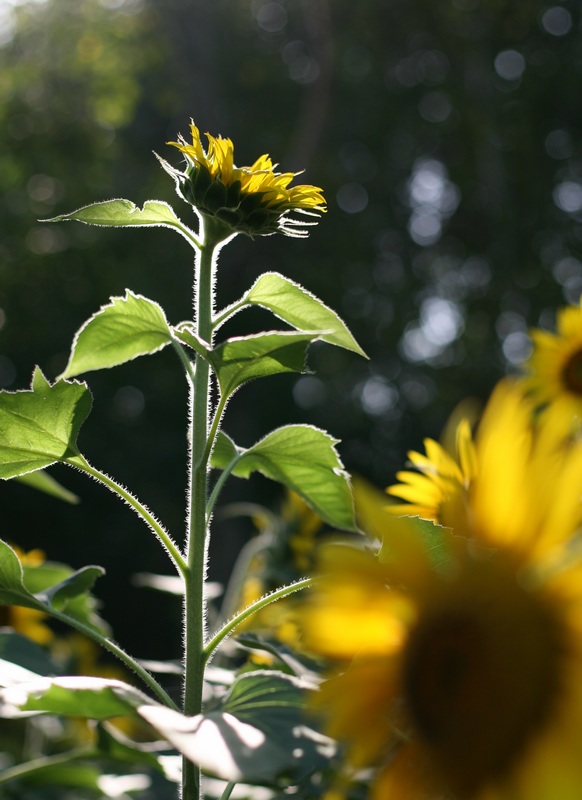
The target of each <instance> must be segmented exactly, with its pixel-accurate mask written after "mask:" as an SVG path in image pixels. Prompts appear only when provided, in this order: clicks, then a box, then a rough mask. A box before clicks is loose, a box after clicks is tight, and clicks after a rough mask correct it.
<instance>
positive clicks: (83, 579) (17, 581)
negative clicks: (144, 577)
mask: <svg viewBox="0 0 582 800" xmlns="http://www.w3.org/2000/svg"><path fill="white" fill-rule="evenodd" d="M103 574H104V570H103V569H102V568H101V567H94V566H89V567H83V568H82V569H80V570H77V571H76V572H75V571H73V570H72V569H71V567H67V566H66V565H64V564H55V563H52V562H45V563H44V564H38V565H35V566H24V567H23V565H22V564H21V563H20V560H19V558H18V556H17V555H16V553H15V552H14V550H13V549H12V548H11V547H10V546H9V545H8V544H6V542H3V541H2V540H0V604H1V605H7V606H24V607H26V608H35V609H37V610H38V611H44V612H45V613H46V614H51V613H52V612H53V610H55V611H59V612H63V613H65V614H66V615H67V616H69V617H72V618H74V619H76V620H79V621H80V622H83V623H84V624H85V625H88V626H90V627H93V628H96V629H98V630H99V631H101V632H103V631H104V630H106V625H105V623H104V622H103V621H102V620H101V619H99V617H98V616H97V615H96V614H95V600H94V598H93V597H92V596H91V595H90V594H89V590H90V589H91V588H92V586H93V584H94V582H95V580H96V579H97V578H98V577H100V576H101V575H103Z"/></svg>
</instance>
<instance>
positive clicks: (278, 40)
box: [0, 0, 582, 658]
mask: <svg viewBox="0 0 582 800" xmlns="http://www.w3.org/2000/svg"><path fill="white" fill-rule="evenodd" d="M579 28H580V11H579V6H578V4H574V3H572V2H560V3H555V4H554V3H553V2H552V0H544V1H543V2H542V0H531V2H528V3H521V4H520V3H512V4H507V3H501V2H499V0H443V2H440V3H434V2H432V0H389V1H387V0H360V2H358V3H352V2H347V0H238V2H236V3H233V2H232V1H231V0H213V2H204V0H167V1H166V2H164V3H161V2H156V0H77V2H76V3H74V4H71V3H70V2H68V0H44V2H43V1H39V0H1V1H0V43H1V46H0V122H1V125H0V130H1V131H2V133H1V134H0V135H1V136H2V139H3V146H2V147H1V148H0V386H2V387H3V388H9V389H17V388H24V387H27V386H28V385H29V381H30V376H31V374H32V369H33V367H34V365H35V364H40V366H41V367H42V369H43V371H44V372H45V374H47V376H48V377H49V378H51V379H52V378H54V377H55V376H56V375H57V374H58V373H59V372H60V371H61V370H62V369H63V368H64V366H65V364H66V361H67V358H68V352H69V347H70V344H71V341H72V337H73V334H74V332H75V330H76V329H77V328H78V327H79V326H80V324H81V323H82V322H83V321H84V320H85V319H87V318H88V317H89V316H90V315H91V314H93V313H94V312H95V311H96V310H97V309H98V308H99V306H100V305H103V304H105V303H106V302H108V299H109V297H110V296H111V295H123V294H124V292H125V289H126V288H131V289H132V290H133V291H134V292H136V293H142V294H144V295H145V296H147V297H151V298H152V299H156V300H157V301H158V302H160V303H161V304H162V305H163V307H164V308H165V309H166V311H167V313H168V316H170V317H171V318H172V319H174V320H179V319H187V318H188V317H189V316H190V314H191V299H190V297H189V294H188V291H187V290H186V291H185V287H187V286H188V285H189V281H190V250H189V248H187V246H186V244H185V243H181V242H180V240H179V238H178V237H175V236H170V235H169V234H168V233H167V232H165V231H163V230H156V231H143V230H142V231H139V232H136V231H127V230H100V229H95V228H88V227H84V226H80V225H75V226H73V225H71V226H65V225H61V226H49V225H45V226H43V225H40V224H39V223H38V222H37V220H38V219H39V218H43V217H50V216H54V215H56V214H59V213H63V212H67V211H70V210H72V209H74V208H77V207H79V206H81V205H86V204H87V203H90V202H93V201H96V200H101V199H106V198H109V197H127V198H128V199H130V200H132V201H134V202H136V203H143V201H144V200H146V199H148V198H150V197H155V198H158V199H161V200H167V201H169V202H171V203H172V204H173V206H174V208H175V209H176V210H177V212H178V213H179V215H181V216H182V217H183V218H184V219H185V221H188V219H187V216H188V214H189V211H188V207H187V206H186V205H185V204H183V203H181V201H180V200H179V199H178V198H177V197H176V196H175V195H174V193H173V188H172V185H171V182H170V181H169V180H168V178H167V176H166V175H165V174H164V173H163V171H162V170H160V169H159V167H158V165H157V163H156V161H155V159H154V157H153V155H152V153H151V151H152V150H156V151H157V152H160V153H161V154H162V155H164V156H165V157H167V158H169V159H170V160H171V159H172V158H175V156H176V155H177V154H175V153H172V152H170V151H168V149H167V148H166V147H165V145H164V142H165V141H167V140H170V139H172V140H173V139H175V137H176V134H177V133H178V132H179V131H181V132H183V133H184V134H185V133H186V132H187V129H188V123H189V119H190V116H192V117H194V118H195V120H196V122H197V124H198V125H199V127H200V128H201V130H203V131H205V130H208V131H210V132H212V133H214V134H217V133H221V134H223V135H224V136H230V137H231V138H232V139H233V141H234V142H235V145H236V156H237V161H238V163H242V164H247V163H252V161H254V159H255V157H256V156H258V155H259V154H260V153H263V152H269V153H270V154H271V155H272V156H273V157H274V158H275V159H276V160H278V161H279V163H280V165H281V168H282V169H283V170H287V169H297V170H298V169H302V168H303V167H305V168H306V169H307V174H306V176H305V181H306V182H309V183H314V184H317V185H320V186H322V187H323V188H324V191H325V194H326V197H327V199H328V201H329V213H328V214H327V215H326V217H325V218H324V219H323V220H322V222H321V223H320V225H319V226H318V227H317V228H316V229H314V232H313V234H312V235H311V237H310V238H309V240H307V241H304V242H302V241H290V240H285V239H283V238H282V237H272V238H267V239H263V240H260V241H259V242H257V243H252V242H250V241H249V240H245V239H242V238H241V237H239V240H238V241H237V242H236V243H235V245H233V246H232V247H230V248H228V250H226V251H225V253H224V256H223V258H222V263H221V269H222V270H223V271H224V272H225V273H228V280H223V281H222V284H223V286H227V287H228V296H225V297H223V298H221V302H223V303H226V302H228V301H229V300H231V299H234V298H235V297H237V296H238V295H239V294H241V293H242V292H243V291H244V290H245V289H246V288H248V286H250V285H251V284H252V282H253V281H254V280H255V278H256V277H257V275H258V274H259V271H262V270H266V269H271V270H276V271H278V272H281V273H283V274H285V275H287V276H289V277H290V278H293V279H295V280H297V281H300V282H301V283H302V285H304V286H305V287H306V288H307V289H309V290H311V291H313V292H314V293H315V294H317V295H318V296H319V297H321V298H322V299H324V301H325V302H326V303H328V304H329V305H330V306H331V307H333V308H335V309H337V310H338V311H339V312H340V314H342V315H343V316H344V318H345V320H346V322H347V324H348V325H349V327H350V328H351V330H352V331H353V333H354V334H355V336H356V338H357V339H358V341H359V342H360V344H361V345H362V346H363V347H364V349H365V350H366V351H367V353H368V354H369V356H370V361H369V362H364V361H363V360H361V359H359V358H358V357H357V356H355V355H353V354H351V353H348V352H345V351H342V350H339V349H337V348H330V347H328V346H326V345H322V346H317V347H315V348H314V349H313V351H312V355H311V357H310V363H311V365H312V367H313V369H314V374H313V375H308V376H302V377H300V378H298V379H297V378H295V377H291V376H277V377H274V378H270V379H269V380H270V381H271V384H270V385H271V387H272V390H273V397H275V396H277V402H272V401H270V399H269V395H268V392H267V393H266V392H265V386H261V387H259V386H257V387H255V386H252V385H251V386H250V387H248V388H247V389H246V390H245V392H244V394H241V395H240V396H237V397H235V398H234V400H233V402H232V404H231V406H230V407H229V411H228V415H227V418H226V423H225V424H226V429H227V431H228V432H229V433H231V434H232V435H233V437H234V438H235V439H236V440H237V441H240V442H241V443H242V444H243V445H249V444H251V443H252V442H254V441H256V440H258V439H259V438H260V437H261V436H262V435H264V433H265V432H266V431H267V430H270V429H271V428H272V427H274V426H276V425H278V424H282V423H283V422H309V423H313V424H316V425H320V426H322V427H325V428H326V429H327V430H329V431H330V433H331V434H332V435H333V436H335V437H337V438H339V439H341V440H342V442H343V443H342V445H341V448H340V451H341V453H342V456H343V459H344V462H345V464H346V467H347V468H348V469H349V470H350V471H353V472H359V473H361V474H364V475H366V476H367V477H369V478H370V479H372V480H373V481H374V482H375V483H377V484H378V485H380V486H385V485H387V484H389V483H391V482H392V481H393V478H394V473H395V471H396V470H397V469H398V468H399V467H401V465H402V464H403V462H404V460H405V454H406V451H407V450H408V449H410V448H412V447H418V446H419V444H420V442H421V439H422V437H423V436H425V435H430V436H433V437H437V436H438V435H439V433H440V431H441V429H442V427H443V425H444V423H445V421H446V418H447V416H448V414H449V413H450V412H451V411H452V409H453V408H454V406H455V405H456V403H458V402H459V401H460V400H462V399H463V398H465V397H467V396H474V397H477V398H479V399H484V398H485V397H486V396H487V394H488V392H489V391H490V389H491V387H492V385H493V383H494V381H495V380H496V379H497V378H498V377H499V376H500V375H501V374H502V373H503V372H505V371H508V370H512V369H514V368H515V367H516V365H517V364H518V363H519V361H520V360H521V359H522V358H523V357H524V355H526V354H527V352H528V350H527V348H528V342H527V337H526V332H527V329H528V327H529V326H531V325H542V326H548V325H551V324H552V320H553V314H554V309H555V307H556V306H557V305H560V304H562V303H563V302H564V301H568V302H574V303H576V302H578V298H579V294H580V291H581V289H582V255H581V252H580V251H581V247H582V139H581V136H580V133H581V127H582V111H581V107H580V102H579V97H580V89H581V88H582V87H581V84H582V38H581V36H580V32H579ZM176 163H177V162H176ZM259 313H260V312H258V311H257V312H256V315H258V314H259ZM254 314H255V312H254V311H253V312H245V315H246V316H245V317H244V319H245V320H247V324H248V330H249V331H251V330H254V329H256V327H257V320H258V316H256V315H255V316H253V315H254ZM242 320H243V317H242V316H241V317H240V318H237V327H238V326H240V324H241V322H242ZM238 329H239V330H240V327H239V328H238ZM89 382H90V386H91V388H92V391H93V392H94V395H95V410H94V412H93V415H92V420H91V424H90V425H88V426H87V429H86V430H85V429H84V430H83V432H82V437H83V440H82V445H83V449H84V452H86V453H87V455H88V456H89V457H90V458H91V460H92V462H93V463H94V464H96V465H98V466H99V467H100V468H102V469H104V470H106V471H107V472H109V473H110V474H113V475H115V476H116V477H118V478H119V479H120V480H121V481H123V482H125V483H126V484H127V485H128V486H129V487H130V488H131V489H132V490H133V491H135V492H136V493H137V495H138V496H139V497H141V498H143V499H144V500H145V501H146V502H148V503H149V504H151V505H152V506H153V510H154V512H155V513H156V514H157V515H159V517H160V518H161V519H162V520H164V522H165V523H166V524H167V525H168V527H169V528H170V529H173V530H180V527H181V526H182V513H183V512H182V508H183V494H184V489H185V475H184V472H185V428H184V420H183V417H182V409H183V407H184V405H183V403H184V399H185V396H186V387H185V385H184V383H183V378H182V375H181V371H180V370H179V369H176V365H175V364H174V361H173V359H172V356H171V354H170V353H168V352H163V353H160V354H159V355H156V356H154V357H152V358H151V359H148V361H147V368H146V367H145V366H144V364H142V363H139V362H138V363H136V364H133V363H132V364H128V365H125V366H123V367H121V368H119V369H117V370H113V371H111V372H109V373H97V374H95V375H91V376H90V381H89ZM275 392H277V394H276V395H275ZM283 397H284V398H288V402H286V401H284V400H282V398H283ZM54 474H55V476H56V477H57V478H59V479H60V480H61V481H62V482H64V483H65V484H66V485H67V486H68V487H69V488H71V489H72V490H73V491H75V492H77V493H78V494H79V495H80V496H81V497H82V503H81V504H80V505H78V506H75V507H69V506H65V505H64V504H62V503H59V502H58V501H56V500H52V499H50V498H45V497H44V496H41V495H38V494H36V493H33V492H32V491H31V490H30V489H29V488H28V487H25V486H22V485H19V484H15V483H11V484H7V485H3V486H1V487H0V492H1V503H2V509H3V513H2V531H1V536H2V538H4V539H7V540H9V541H13V542H15V543H17V544H19V545H20V546H22V547H24V548H31V547H42V548H44V549H45V550H46V551H47V552H48V553H49V555H50V557H51V558H52V559H55V560H62V561H67V562H70V563H72V564H73V566H75V567H77V566H81V565H84V564H88V563H92V562H94V563H97V564H103V565H104V566H105V567H106V569H107V575H106V577H104V578H102V579H100V581H99V586H98V588H97V593H98V594H99V596H100V597H101V598H102V599H103V601H104V604H105V607H104V609H103V613H104V615H105V616H106V617H107V618H108V619H109V620H111V621H112V623H113V627H114V630H115V632H116V634H117V637H118V638H119V640H120V641H121V642H122V643H123V644H125V645H126V646H127V647H128V648H129V649H130V650H132V651H133V652H135V653H136V654H137V655H141V656H143V657H148V658H158V657H166V656H168V655H170V656H171V655H173V654H176V655H177V653H178V646H179V617H180V615H179V611H178V603H177V601H176V602H175V604H174V605H170V604H171V603H172V601H171V600H162V599H160V598H159V597H158V596H157V595H155V594H154V593H149V592H147V591H145V590H142V589H134V588H133V587H132V586H131V580H132V577H131V576H132V574H133V573H134V572H141V571H147V570H150V571H153V572H156V571H159V570H160V569H164V568H165V567H164V566H161V563H160V562H161V558H162V557H161V555H160V553H159V552H158V545H157V543H156V542H154V540H153V538H152V537H150V536H149V535H148V534H147V532H146V531H144V530H142V529H141V526H140V523H139V521H137V520H135V519H134V518H133V516H132V515H131V512H130V511H129V510H126V509H123V508H120V507H119V505H118V503H117V501H116V500H115V499H114V498H112V497H109V496H107V495H106V494H105V493H104V491H103V490H102V489H101V488H100V487H98V486H96V485H95V486H93V485H87V483H86V482H85V481H84V480H83V479H81V478H79V477H78V476H77V475H76V474H74V473H72V472H65V471H58V472H57V471H56V470H55V473H54ZM248 492H250V495H251V497H252V498H253V499H257V498H263V499H264V500H265V501H266V502H267V503H269V502H273V496H272V495H271V494H270V492H271V487H268V486H266V484H265V483H264V482H262V480H261V479H257V480H256V481H254V480H251V483H250V486H249V485H247V483H246V482H245V483H244V484H243V483H241V484H240V485H238V486H237V485H233V486H232V488H231V490H230V497H231V499H237V498H240V497H242V496H246V497H248V496H249V495H248ZM218 525H219V528H220V531H221V534H222V535H221V536H220V538H219V537H215V547H216V549H217V553H216V555H215V556H214V564H215V565H216V564H218V568H217V577H218V578H223V577H224V575H225V574H226V573H227V571H228V569H229V567H230V565H231V563H232V561H233V559H234V557H235V555H236V553H237V551H238V549H239V547H240V544H241V542H242V541H244V539H245V538H246V536H247V535H248V530H247V529H246V528H244V527H241V526H240V524H238V523H233V522H232V521H230V522H228V523H227V522H222V523H221V522H220V520H219V521H218ZM217 557H218V558H217ZM130 562H131V566H130ZM120 587H121V588H120ZM116 609H117V610H116ZM136 616H137V617H138V618H139V619H140V620H141V621H142V622H143V620H147V621H148V622H147V624H140V625H139V626H137V627H136V626H135V623H134V622H132V621H131V620H132V618H133V619H135V618H136ZM172 619H173V620H174V622H172V621H171V620H172Z"/></svg>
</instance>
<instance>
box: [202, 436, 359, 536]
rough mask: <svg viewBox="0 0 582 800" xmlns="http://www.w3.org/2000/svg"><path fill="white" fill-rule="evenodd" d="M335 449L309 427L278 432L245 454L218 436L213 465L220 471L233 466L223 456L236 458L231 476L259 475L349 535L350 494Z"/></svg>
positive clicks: (328, 439)
mask: <svg viewBox="0 0 582 800" xmlns="http://www.w3.org/2000/svg"><path fill="white" fill-rule="evenodd" d="M229 443H230V444H229ZM335 444H337V439H333V438H332V437H331V436H330V435H329V434H328V433H326V432H325V431H322V430H320V429H319V428H315V427H312V426H311V425H286V426H285V427H283V428H278V429H277V430H275V431H272V432H271V433H269V434H267V436H265V437H264V438H263V439H261V440H260V441H259V442H257V443H256V444H255V445H253V446H252V447H249V448H248V450H239V449H234V450H233V449H232V448H234V447H235V446H234V444H233V443H232V442H231V440H230V439H228V437H226V436H224V435H223V437H221V438H220V440H219V441H218V442H217V447H216V448H215V450H214V453H213V457H212V465H213V466H215V467H220V468H222V469H224V468H225V467H226V466H227V465H228V464H229V463H230V462H231V461H232V457H231V458H228V455H229V454H231V453H232V454H233V457H234V455H236V454H237V453H238V455H239V460H238V462H237V463H236V465H235V467H234V469H233V471H232V474H233V475H236V476H237V477H239V478H248V477H249V475H250V474H251V473H252V472H260V473H261V474H262V475H264V476H265V477H267V478H270V479H271V480H274V481H278V482H279V483H282V484H283V485H285V486H287V487H288V488H289V489H292V490H293V491H294V492H297V494H299V495H301V496H302V497H303V498H304V500H305V501H306V502H307V503H309V505H310V506H311V507H312V508H313V509H314V510H315V511H316V512H317V513H318V514H319V516H320V517H321V518H322V519H324V520H325V521H326V522H328V523H329V524H330V525H333V526H334V527H337V528H341V529H343V530H354V529H355V524H354V519H353V506H352V495H351V491H350V486H349V482H348V477H347V475H346V473H345V472H344V469H343V465H342V463H341V461H340V458H339V456H338V454H337V451H336V449H335V447H334V445H335ZM229 450H230V452H229Z"/></svg>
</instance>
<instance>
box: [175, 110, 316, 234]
mask: <svg viewBox="0 0 582 800" xmlns="http://www.w3.org/2000/svg"><path fill="white" fill-rule="evenodd" d="M190 133H191V136H192V144H188V143H187V142H186V140H185V139H184V138H183V137H182V136H179V137H178V141H177V142H168V144H170V145H172V146H173V147H177V148H178V150H180V151H181V152H182V153H183V154H184V155H185V156H186V169H185V170H184V172H180V171H178V170H176V169H174V168H173V167H171V166H170V165H169V164H168V163H167V162H166V161H164V160H163V159H160V161H161V163H162V166H163V167H164V169H166V171H167V172H169V173H170V174H171V175H172V177H173V178H174V180H175V181H176V187H177V190H178V194H179V195H180V196H181V197H182V198H183V199H184V200H186V202H188V203H190V204H191V205H193V206H194V207H195V208H197V209H198V210H199V211H200V212H201V213H202V214H204V215H208V216H212V217H215V218H217V219H218V220H220V221H221V222H223V223H224V224H225V226H227V228H230V229H231V230H233V231H236V232H238V233H245V234H247V235H248V236H251V237H253V236H260V235H267V234H271V233H277V232H279V233H284V234H286V235H287V236H299V237H302V236H307V229H306V225H309V224H314V223H313V222H311V223H309V222H305V221H301V220H297V219H294V218H293V217H291V216H289V214H290V213H291V214H292V213H297V212H298V213H300V214H304V215H305V214H307V215H308V216H319V214H321V213H323V212H325V210H326V208H325V198H324V196H323V194H322V190H321V189H319V188H318V187H317V186H311V185H309V184H300V185H297V186H290V185H289V184H290V183H291V182H292V180H293V179H294V178H295V177H296V176H297V175H298V174H300V173H294V172H275V167H276V166H277V165H276V164H273V162H272V160H271V159H270V158H269V156H268V155H262V156H260V157H259V158H257V160H256V161H255V162H254V164H252V166H250V167H236V166H235V164H234V145H233V143H232V141H231V140H230V139H224V138H222V137H221V136H218V137H215V136H212V135H211V134H209V133H207V134H206V138H207V139H208V150H205V149H204V147H203V146H202V141H201V138H200V131H199V130H198V128H197V127H196V125H195V124H194V122H192V124H191V125H190Z"/></svg>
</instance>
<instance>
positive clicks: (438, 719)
mask: <svg viewBox="0 0 582 800" xmlns="http://www.w3.org/2000/svg"><path fill="white" fill-rule="evenodd" d="M522 406H523V397H522V394H521V392H520V391H519V389H518V387H516V386H515V385H513V384H509V383H502V384H501V385H500V386H499V387H498V388H497V389H496V391H495V392H494V394H493V396H492V399H491V401H490V403H489V404H488V407H487V410H486V412H485V415H484V419H483V421H482V424H481V428H480V433H479V438H478V441H477V443H476V452H477V454H478V459H477V462H478V470H477V476H478V477H477V478H476V479H475V480H474V481H473V482H472V483H471V485H470V491H468V492H467V494H466V515H465V519H466V520H467V522H468V524H470V526H471V529H470V531H467V530H466V529H458V530H456V531H455V532H457V533H460V534H464V535H463V536H454V535H453V534H452V533H451V532H449V531H447V530H445V529H442V528H434V529H432V530H433V531H434V536H435V542H434V544H436V543H437V542H438V545H439V547H440V548H441V549H442V550H443V552H445V553H446V558H445V559H443V558H440V559H439V566H438V567H435V561H434V559H433V558H432V557H431V552H430V551H431V548H430V546H427V531H426V530H424V529H423V523H419V522H418V521H417V520H413V519H410V518H408V517H395V516H394V515H392V514H391V513H389V512H388V510H387V507H386V504H385V502H382V501H381V500H380V501H375V500H374V499H373V498H371V497H370V495H369V493H368V494H367V496H366V497H365V498H364V501H363V502H362V497H361V496H360V519H362V520H364V521H365V522H366V523H368V525H369V527H370V528H371V531H370V532H371V533H373V534H374V535H375V536H380V538H381V540H382V549H381V552H380V556H379V557H377V556H375V555H374V554H373V553H372V552H370V551H369V550H361V549H356V548H354V547H350V546H346V545H344V546H338V545H336V546H329V547H328V548H326V549H324V550H322V553H321V578H320V580H319V583H318V586H317V587H316V589H315V591H314V592H313V594H312V597H311V599H310V600H309V602H307V603H306V604H305V605H304V607H303V609H302V612H301V623H302V631H303V635H304V641H305V644H306V645H307V647H308V648H309V649H310V650H311V651H312V652H314V653H316V654H320V655H322V656H324V657H326V658H328V659H331V660H332V661H334V662H336V669H335V670H334V675H333V677H331V678H330V679H329V680H327V681H326V682H325V683H324V684H323V686H322V688H321V691H320V692H319V693H318V694H319V699H318V702H317V706H318V708H319V709H320V711H321V713H322V714H323V715H324V719H325V727H326V732H327V733H328V734H329V735H331V736H334V737H336V738H337V739H339V740H340V741H342V742H343V743H344V744H345V746H346V754H347V761H348V765H349V768H350V770H351V771H352V772H353V773H357V772H358V771H359V770H361V769H364V768H370V767H374V768H375V772H374V775H375V778H374V781H373V786H372V791H371V794H372V797H373V798H374V799H375V800H376V799H377V800H384V798H390V800H436V799H437V798H441V800H442V799H444V798H451V797H455V798H457V800H507V798H512V800H554V798H560V800H575V798H578V797H580V787H581V786H582V739H581V738H580V735H579V731H580V726H581V725H582V639H581V634H582V602H581V601H582V566H581V565H580V562H579V561H576V560H574V558H573V557H572V553H570V551H569V549H568V547H567V545H569V543H570V542H571V540H572V537H573V535H574V534H575V533H576V531H577V528H578V524H579V522H580V502H579V497H580V488H581V486H582V469H581V467H582V462H581V457H582V455H581V454H582V447H573V448H570V449H568V450H562V451H556V450H551V448H550V446H549V445H548V444H547V443H546V442H545V441H544V442H542V443H541V444H540V443H538V442H537V441H535V440H534V437H533V434H532V432H531V428H530V427H529V425H528V424H526V422H525V418H526V416H527V412H528V409H527V405H526V407H525V408H523V407H522ZM522 416H523V419H522ZM512 425H513V428H512ZM512 431H513V433H512V436H511V437H510V439H509V441H506V437H507V436H508V435H509V434H510V433H511V432H512ZM540 447H542V449H543V450H544V452H545V453H546V454H548V453H549V454H551V455H553V456H554V458H553V460H552V461H550V462H549V463H548V465H547V467H548V468H547V471H546V473H545V476H546V478H545V479H546V484H547V485H545V486H542V480H541V478H542V476H541V475H540V474H538V472H537V470H540V469H541V467H542V464H541V463H537V462H538V458H539V456H540V453H541V450H540V449H539V448H540ZM510 456H511V457H510ZM508 460H509V463H506V462H507V461H508ZM356 505H357V506H358V504H356ZM362 510H363V513H362ZM424 525H426V523H425V524H424ZM469 533H470V535H471V537H472V539H469V538H468V534H469Z"/></svg>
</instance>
